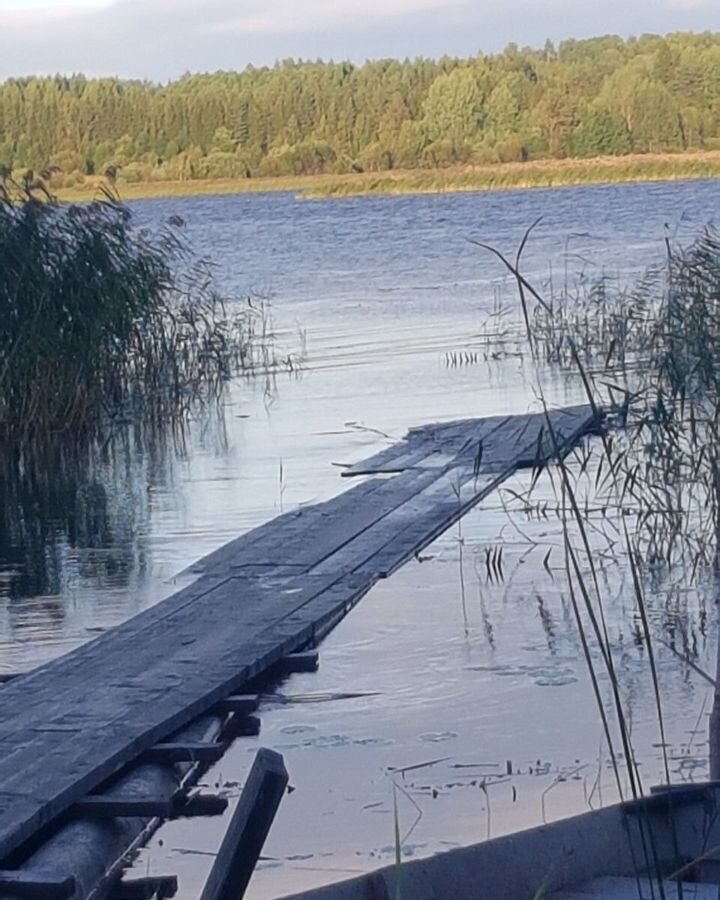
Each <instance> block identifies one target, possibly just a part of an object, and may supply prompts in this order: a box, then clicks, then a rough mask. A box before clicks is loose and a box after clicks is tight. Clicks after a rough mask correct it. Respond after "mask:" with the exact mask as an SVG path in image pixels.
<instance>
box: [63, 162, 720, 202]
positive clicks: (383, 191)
mask: <svg viewBox="0 0 720 900" xmlns="http://www.w3.org/2000/svg"><path fill="white" fill-rule="evenodd" d="M712 178H720V151H707V152H702V153H683V154H671V153H658V154H636V155H632V156H612V157H595V158H592V159H564V160H534V161H532V162H524V163H520V162H513V163H494V164H490V165H483V166H458V167H454V168H447V169H412V170H403V169H396V170H391V171H387V172H363V173H358V174H345V175H298V176H291V175H283V176H278V177H262V178H260V177H259V178H248V179H229V178H228V179H216V180H198V181H148V182H139V183H135V184H129V183H128V184H125V183H123V182H122V181H119V183H118V190H119V193H120V196H121V197H122V199H123V200H128V201H130V200H150V199H163V198H171V197H193V196H212V195H230V194H250V193H252V194H259V193H277V192H289V193H296V194H298V195H299V197H300V198H302V199H308V200H316V199H334V198H335V199H337V198H343V197H363V196H393V195H396V196H404V195H413V194H446V193H447V194H450V193H460V192H472V191H477V192H483V191H500V190H530V189H532V188H552V187H577V186H582V185H601V184H633V183H651V182H662V181H691V180H702V179H712ZM100 184H101V179H99V178H96V179H92V180H90V179H89V180H88V183H87V184H85V185H82V186H77V187H72V188H59V189H57V191H56V194H57V196H58V199H60V200H62V201H68V202H81V201H88V200H92V199H93V198H94V197H95V196H96V195H97V192H98V188H99V185H100Z"/></svg>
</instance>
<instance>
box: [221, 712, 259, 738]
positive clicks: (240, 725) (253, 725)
mask: <svg viewBox="0 0 720 900" xmlns="http://www.w3.org/2000/svg"><path fill="white" fill-rule="evenodd" d="M261 728H262V722H261V721H260V719H259V718H258V717H257V716H243V715H240V716H232V718H231V719H230V721H229V722H228V723H227V725H226V726H225V728H224V729H223V738H225V739H226V740H234V739H235V738H239V737H255V736H256V735H258V734H260V730H261Z"/></svg>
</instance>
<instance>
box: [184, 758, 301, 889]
mask: <svg viewBox="0 0 720 900" xmlns="http://www.w3.org/2000/svg"><path fill="white" fill-rule="evenodd" d="M287 783H288V773H287V770H286V769H285V763H284V761H283V758H282V756H281V755H280V754H279V753H274V752H273V751H272V750H265V749H262V750H259V751H258V753H257V755H256V756H255V760H254V762H253V765H252V768H251V769H250V774H249V775H248V778H247V781H246V782H245V785H244V787H243V790H242V793H241V794H240V800H239V801H238V805H237V806H236V807H235V811H234V813H233V815H232V818H231V820H230V825H229V826H228V829H227V831H226V833H225V837H224V838H223V842H222V844H221V845H220V850H219V852H218V855H217V857H216V858H215V862H214V863H213V867H212V869H211V870H210V874H209V876H208V879H207V882H206V883H205V887H204V889H203V892H202V894H201V897H200V900H242V897H243V896H244V895H245V890H246V888H247V886H248V884H249V882H250V878H251V876H252V873H253V871H254V870H255V866H256V865H257V861H258V859H259V858H260V853H261V852H262V848H263V845H264V844H265V839H266V838H267V835H268V832H269V831H270V826H271V825H272V822H273V819H274V818H275V813H276V812H277V809H278V807H279V805H280V801H281V800H282V797H283V794H284V793H285V788H286V787H287Z"/></svg>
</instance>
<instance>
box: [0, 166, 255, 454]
mask: <svg viewBox="0 0 720 900" xmlns="http://www.w3.org/2000/svg"><path fill="white" fill-rule="evenodd" d="M180 224H181V223H179V221H174V222H171V223H169V224H168V226H167V227H165V228H163V229H162V230H160V231H159V232H158V233H156V234H152V233H150V232H148V231H146V230H139V229H137V228H136V227H134V224H133V222H132V216H131V214H130V212H129V210H128V209H127V208H126V207H125V206H124V205H123V204H121V203H120V202H119V201H118V200H117V199H116V198H115V197H114V196H113V195H112V194H111V192H110V191H109V190H108V191H107V192H106V193H105V195H104V197H103V199H101V200H100V201H95V202H93V203H90V204H87V205H84V206H79V205H78V206H65V205H61V204H59V203H56V202H55V201H54V200H53V199H52V198H51V197H47V196H41V197H38V193H37V189H36V188H35V187H34V186H29V185H24V186H23V187H22V188H20V186H17V185H15V186H13V185H10V184H9V183H8V179H7V178H6V179H5V181H4V182H3V184H2V187H0V261H1V264H0V440H2V441H3V442H7V441H11V442H14V441H21V442H23V441H27V440H30V439H34V438H36V437H42V436H47V435H48V434H51V433H57V432H61V433H64V434H72V435H81V434H86V435H87V434H93V433H97V432H98V430H100V429H102V428H103V426H105V425H107V424H108V423H111V422H113V421H118V420H121V421H123V420H124V421H127V420H129V419H136V418H137V419H142V420H144V421H161V420H165V421H168V420H176V419H178V418H182V417H183V416H185V415H186V414H187V413H188V411H189V410H190V409H191V407H192V406H193V404H195V403H196V402H198V401H206V400H208V399H209V398H212V397H214V396H217V395H218V392H219V390H220V389H221V387H222V385H223V383H224V382H225V381H226V380H227V379H228V378H229V377H230V376H231V375H232V374H233V372H235V371H238V370H243V369H247V368H248V367H250V366H252V364H253V362H254V359H253V352H252V344H253V336H254V330H255V328H256V316H257V314H256V313H255V312H254V311H253V310H252V309H250V308H249V307H243V308H242V309H241V311H240V312H239V313H236V314H234V315H228V313H227V311H226V308H225V305H224V303H223V301H222V299H221V298H220V296H219V295H218V293H217V292H216V291H215V289H214V287H213V281H212V273H211V271H210V268H209V266H208V265H207V264H204V263H193V262H192V258H191V256H190V254H189V252H188V250H187V248H186V247H185V245H184V244H183V241H182V239H181V237H180V232H179V227H180Z"/></svg>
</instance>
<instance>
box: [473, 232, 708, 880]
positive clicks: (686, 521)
mask: <svg viewBox="0 0 720 900" xmlns="http://www.w3.org/2000/svg"><path fill="white" fill-rule="evenodd" d="M530 230H532V229H530ZM529 233H530V231H528V233H526V235H525V238H524V239H523V242H522V244H521V245H520V251H519V253H518V254H517V256H516V257H515V261H514V262H513V261H511V260H509V259H507V258H506V257H504V256H503V255H502V254H499V253H498V252H497V251H493V252H494V253H495V255H496V256H499V257H500V258H501V260H502V262H503V263H504V265H505V267H506V268H507V269H508V270H509V271H510V272H511V273H512V274H513V275H514V277H515V278H516V279H517V283H518V288H519V296H520V301H521V305H522V311H523V318H524V320H525V322H526V326H527V332H528V341H529V344H530V350H531V353H532V355H533V357H534V359H535V361H536V363H537V364H538V365H539V366H540V367H542V366H544V365H547V364H550V366H551V367H560V368H562V369H564V370H566V371H569V372H574V373H575V374H576V375H577V376H578V378H579V382H580V384H581V385H582V387H583V389H584V392H585V394H586V396H587V399H588V401H589V402H590V403H592V404H595V405H597V406H603V407H604V408H605V410H606V411H608V412H609V413H610V414H611V415H610V416H609V421H610V422H614V423H615V424H616V425H617V426H620V427H616V428H613V429H609V430H607V431H605V432H604V433H603V434H602V437H601V440H600V441H598V442H596V443H595V445H594V447H593V448H592V449H590V450H589V451H588V453H587V455H586V456H585V457H584V459H583V460H582V462H581V465H580V467H579V470H578V467H573V465H572V464H571V463H567V462H564V461H563V460H562V459H560V458H558V470H559V473H560V476H559V478H555V477H554V476H553V480H554V483H555V484H556V486H557V490H558V494H559V497H560V499H561V501H562V508H563V510H564V514H563V522H564V544H565V553H566V569H567V578H568V583H569V588H570V592H571V595H572V597H573V604H574V605H576V616H577V622H578V627H579V631H580V635H581V638H582V640H583V648H584V650H585V656H586V660H587V664H588V667H589V669H590V672H591V675H592V677H593V683H594V684H595V667H596V663H595V661H594V659H593V651H594V648H597V649H599V651H600V665H601V668H604V669H605V670H606V674H607V675H608V676H609V683H610V685H611V686H612V691H613V698H614V702H613V706H614V707H615V714H616V715H615V718H616V724H617V726H618V732H619V735H620V738H621V751H622V757H620V756H618V755H617V754H615V755H613V754H614V751H613V749H612V740H613V738H612V735H611V729H610V726H609V722H606V721H605V718H603V722H604V723H605V738H606V741H607V745H608V747H610V748H611V749H610V753H611V756H612V757H613V768H614V769H615V770H616V772H617V766H616V763H615V759H616V758H617V759H620V758H623V759H624V760H625V761H626V766H627V776H628V783H629V787H630V789H631V792H632V795H633V796H638V795H640V794H642V791H643V786H642V782H641V779H640V775H639V771H638V770H636V768H635V767H636V763H635V762H634V753H633V749H632V743H631V734H630V729H629V728H628V726H627V723H626V716H625V711H624V708H623V703H622V697H621V692H620V689H619V681H618V675H617V669H616V663H615V659H614V653H615V650H614V647H613V642H612V640H611V639H610V637H609V631H608V628H607V625H606V620H605V612H604V600H603V593H604V588H603V585H602V583H601V578H600V575H599V572H598V568H597V565H596V562H595V549H594V547H593V545H592V542H591V540H590V537H589V535H590V533H591V525H590V524H588V523H587V522H586V517H585V514H584V511H583V506H582V505H581V503H580V502H579V500H578V499H577V498H578V496H579V495H580V494H579V491H578V483H579V482H580V480H581V478H582V476H583V473H585V475H587V473H592V482H593V491H594V494H595V501H594V502H595V503H596V505H599V506H600V507H601V508H602V509H603V510H608V509H613V510H616V511H617V513H618V514H619V519H618V520H617V526H616V527H615V528H614V532H615V533H614V535H612V536H611V537H610V538H608V552H609V553H610V554H611V555H612V557H613V558H614V559H615V560H616V561H617V563H618V566H619V567H620V569H621V571H625V572H627V573H628V574H629V576H630V578H629V584H630V592H631V595H632V597H633V611H634V614H635V616H637V617H638V620H639V621H640V622H641V624H642V629H641V634H642V637H641V639H642V642H643V645H644V646H645V647H646V649H647V658H648V663H649V667H650V674H651V678H652V683H653V692H654V698H655V706H656V709H657V717H658V725H659V729H660V735H661V741H660V745H661V746H662V747H663V756H664V767H665V773H664V774H665V778H666V780H668V781H669V779H670V768H669V764H668V758H667V755H666V751H665V749H664V748H665V746H666V741H665V724H664V716H663V710H662V693H661V689H660V684H659V679H658V674H657V669H656V664H655V653H654V651H653V633H652V630H651V627H650V622H651V616H652V610H651V609H650V608H649V607H648V601H647V600H646V592H647V593H648V594H650V593H652V594H653V595H654V598H653V603H655V602H657V600H658V599H659V597H660V596H661V595H663V594H665V595H666V596H667V597H668V598H670V597H671V596H672V593H673V592H676V591H677V590H678V588H679V589H680V590H682V591H683V593H687V592H689V591H690V590H696V591H697V593H698V596H700V595H701V594H704V593H705V591H706V590H707V589H708V588H709V590H710V591H711V592H713V593H714V595H715V597H716V598H717V597H718V596H720V594H718V587H719V585H720V236H718V235H717V234H716V233H714V232H713V231H711V230H706V231H705V232H704V233H703V234H702V235H701V236H700V237H699V238H698V239H697V240H696V241H695V242H694V243H693V244H691V245H690V246H688V247H675V246H673V245H671V244H669V243H668V245H667V257H666V260H665V262H664V263H663V264H662V265H658V266H655V267H654V268H652V269H650V270H649V271H647V272H646V273H645V274H644V275H643V276H642V277H641V278H640V279H638V281H637V283H636V284H635V285H633V286H631V287H629V288H622V287H620V286H618V285H617V284H616V283H615V282H612V281H609V280H607V279H601V280H600V281H597V282H595V283H592V284H585V285H581V286H580V287H579V288H577V289H574V290H572V291H565V292H563V293H562V294H561V295H560V296H552V297H550V298H545V297H542V296H541V295H540V293H539V292H538V291H537V290H536V289H535V288H534V287H533V285H531V284H529V283H528V282H527V280H526V279H524V278H523V276H522V274H521V273H520V256H521V253H522V249H523V247H524V246H525V245H526V242H527V239H528V237H529ZM481 246H485V245H481ZM486 249H492V248H486ZM593 534H595V532H594V531H593ZM576 598H577V603H576ZM688 652H689V651H688ZM596 699H597V702H598V705H599V708H600V711H601V715H602V716H603V717H604V716H605V712H604V709H603V700H602V697H601V696H600V694H599V692H597V691H596ZM719 701H720V694H718V693H716V700H715V708H714V710H713V717H712V719H711V740H710V746H711V754H710V762H711V776H712V777H714V778H717V777H720V702H719ZM618 785H619V789H620V779H619V777H618ZM621 793H622V791H621ZM649 837H650V835H649ZM648 839H649V838H648ZM642 854H643V857H648V859H649V857H651V856H652V855H653V847H652V844H651V842H649V843H648V844H647V847H643V848H642ZM645 868H652V867H651V866H649V865H648V864H647V859H646V865H645Z"/></svg>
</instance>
